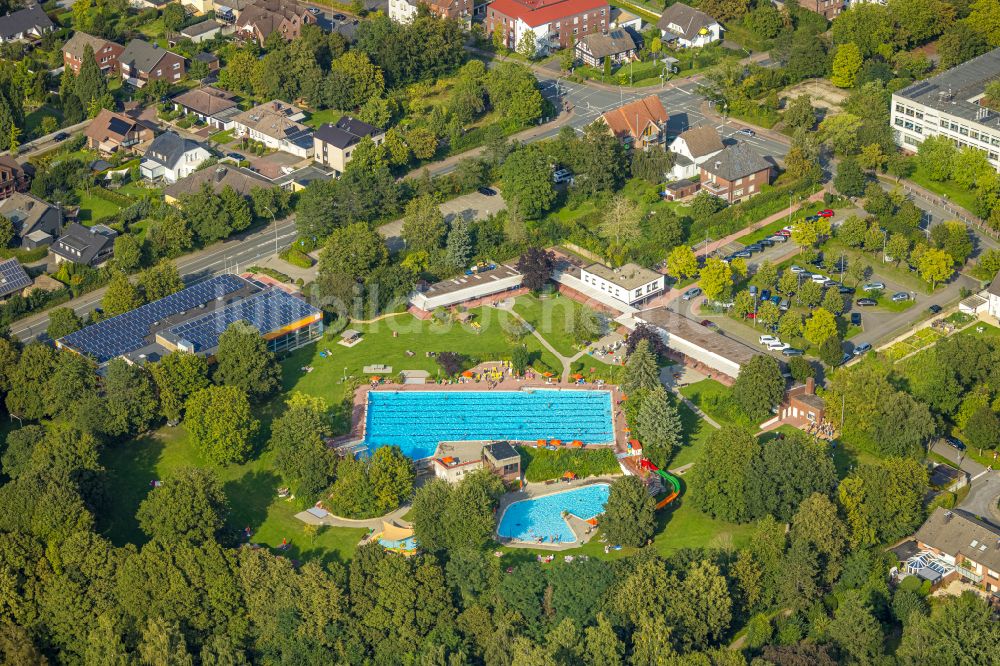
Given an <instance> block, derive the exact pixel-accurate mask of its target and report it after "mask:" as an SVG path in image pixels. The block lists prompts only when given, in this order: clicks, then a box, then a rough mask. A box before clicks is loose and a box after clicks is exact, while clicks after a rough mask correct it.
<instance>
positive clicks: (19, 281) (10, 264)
mask: <svg viewBox="0 0 1000 666" xmlns="http://www.w3.org/2000/svg"><path fill="white" fill-rule="evenodd" d="M30 286H31V278H30V277H28V274H27V273H25V272H24V266H22V265H21V262H19V261H18V260H17V259H0V298H6V297H7V296H9V295H10V294H13V293H14V292H15V291H20V290H22V289H24V288H25V287H30Z"/></svg>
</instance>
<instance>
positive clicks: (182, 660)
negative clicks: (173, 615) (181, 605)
mask: <svg viewBox="0 0 1000 666" xmlns="http://www.w3.org/2000/svg"><path fill="white" fill-rule="evenodd" d="M136 650H137V651H138V653H139V658H140V660H141V663H143V664H148V665H149V666H192V665H193V664H194V659H193V658H192V657H191V654H190V653H189V652H188V650H187V645H186V644H185V642H184V634H182V633H181V629H180V627H179V626H178V623H177V622H175V621H167V620H164V619H162V618H158V617H150V618H149V620H148V621H147V623H146V626H145V627H143V629H142V637H141V639H140V640H139V644H138V646H137V647H136Z"/></svg>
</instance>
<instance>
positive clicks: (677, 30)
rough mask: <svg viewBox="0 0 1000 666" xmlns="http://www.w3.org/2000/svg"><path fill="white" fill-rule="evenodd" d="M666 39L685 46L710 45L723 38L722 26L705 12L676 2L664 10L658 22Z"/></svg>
mask: <svg viewBox="0 0 1000 666" xmlns="http://www.w3.org/2000/svg"><path fill="white" fill-rule="evenodd" d="M656 27H657V28H659V29H660V35H661V36H662V38H663V40H664V41H668V42H676V43H677V44H678V45H679V46H683V47H685V48H691V47H698V46H708V45H709V44H711V43H712V42H717V41H719V40H720V39H722V26H721V25H719V22H718V21H716V20H715V19H714V18H712V17H711V16H709V15H708V14H706V13H705V12H703V11H701V10H698V9H695V8H693V7H689V6H687V5H685V4H683V3H680V2H678V3H675V4H672V5H670V6H669V7H667V8H666V9H665V10H663V14H662V15H661V16H660V20H659V21H657V22H656Z"/></svg>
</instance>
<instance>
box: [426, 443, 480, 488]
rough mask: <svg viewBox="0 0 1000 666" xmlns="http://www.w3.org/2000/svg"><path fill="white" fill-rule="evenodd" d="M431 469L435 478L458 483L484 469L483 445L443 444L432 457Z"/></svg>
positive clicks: (439, 445)
mask: <svg viewBox="0 0 1000 666" xmlns="http://www.w3.org/2000/svg"><path fill="white" fill-rule="evenodd" d="M430 468H431V469H432V470H433V471H434V476H435V477H437V478H439V479H443V480H444V481H447V482H448V483H458V482H459V481H461V480H462V479H463V478H465V475H467V474H471V473H472V472H475V471H476V470H479V469H482V468H483V443H482V442H441V443H440V444H438V446H437V449H435V450H434V455H433V456H431V460H430Z"/></svg>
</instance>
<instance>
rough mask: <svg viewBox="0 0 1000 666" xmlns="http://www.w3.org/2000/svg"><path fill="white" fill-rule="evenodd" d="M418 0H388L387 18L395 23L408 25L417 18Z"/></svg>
mask: <svg viewBox="0 0 1000 666" xmlns="http://www.w3.org/2000/svg"><path fill="white" fill-rule="evenodd" d="M419 4H420V3H419V2H418V0H389V12H388V14H389V19H390V20H391V21H395V22H396V23H401V24H403V25H409V24H410V23H413V19H415V18H417V6H418V5H419Z"/></svg>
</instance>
